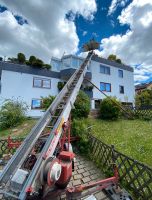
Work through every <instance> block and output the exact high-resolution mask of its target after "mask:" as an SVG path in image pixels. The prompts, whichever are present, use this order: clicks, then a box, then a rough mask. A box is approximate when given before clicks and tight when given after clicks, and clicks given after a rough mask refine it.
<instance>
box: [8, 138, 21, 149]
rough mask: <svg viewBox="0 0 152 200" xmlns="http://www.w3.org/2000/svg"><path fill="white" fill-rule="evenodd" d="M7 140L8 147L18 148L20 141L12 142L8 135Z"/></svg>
mask: <svg viewBox="0 0 152 200" xmlns="http://www.w3.org/2000/svg"><path fill="white" fill-rule="evenodd" d="M7 142H8V148H9V149H13V148H14V147H15V148H18V147H19V146H20V145H21V143H22V142H13V140H12V139H11V137H10V136H9V137H8V139H7Z"/></svg>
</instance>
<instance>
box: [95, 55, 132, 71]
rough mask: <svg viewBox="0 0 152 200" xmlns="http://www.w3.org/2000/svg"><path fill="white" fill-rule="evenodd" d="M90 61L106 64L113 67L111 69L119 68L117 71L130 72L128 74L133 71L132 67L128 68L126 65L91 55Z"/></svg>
mask: <svg viewBox="0 0 152 200" xmlns="http://www.w3.org/2000/svg"><path fill="white" fill-rule="evenodd" d="M92 60H93V61H96V62H99V63H103V64H106V65H110V66H113V67H116V68H119V69H123V70H127V71H130V72H133V71H134V69H133V68H132V67H130V66H128V65H124V64H119V63H117V62H114V61H111V60H108V59H105V58H101V57H99V56H98V55H93V56H92Z"/></svg>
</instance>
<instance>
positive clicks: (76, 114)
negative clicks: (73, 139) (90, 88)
mask: <svg viewBox="0 0 152 200" xmlns="http://www.w3.org/2000/svg"><path fill="white" fill-rule="evenodd" d="M74 107H75V109H73V110H72V117H73V118H83V117H88V115H89V112H90V107H91V105H90V99H89V97H88V95H87V94H85V93H84V92H83V91H81V90H80V92H79V94H78V96H77V99H76V101H75V103H74Z"/></svg>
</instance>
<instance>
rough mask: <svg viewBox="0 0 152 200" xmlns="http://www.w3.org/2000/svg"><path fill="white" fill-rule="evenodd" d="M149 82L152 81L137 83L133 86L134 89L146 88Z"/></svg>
mask: <svg viewBox="0 0 152 200" xmlns="http://www.w3.org/2000/svg"><path fill="white" fill-rule="evenodd" d="M151 84H152V82H149V83H142V84H138V85H136V86H135V89H136V90H141V89H146V88H147V87H148V86H149V85H151Z"/></svg>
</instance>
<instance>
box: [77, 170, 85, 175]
mask: <svg viewBox="0 0 152 200" xmlns="http://www.w3.org/2000/svg"><path fill="white" fill-rule="evenodd" d="M77 172H78V174H82V173H83V172H85V171H84V169H78V170H77Z"/></svg>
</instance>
